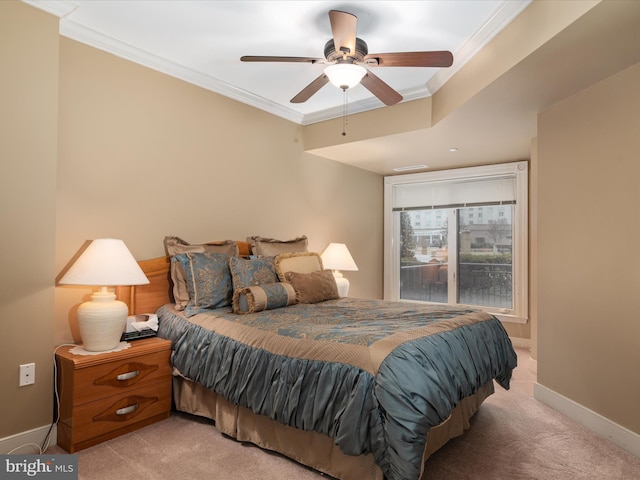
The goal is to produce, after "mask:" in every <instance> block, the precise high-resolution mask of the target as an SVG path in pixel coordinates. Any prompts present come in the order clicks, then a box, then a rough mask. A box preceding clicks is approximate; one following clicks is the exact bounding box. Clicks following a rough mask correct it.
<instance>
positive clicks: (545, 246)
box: [538, 64, 640, 433]
mask: <svg viewBox="0 0 640 480" xmlns="http://www.w3.org/2000/svg"><path fill="white" fill-rule="evenodd" d="M638 85H640V64H637V65H635V66H633V67H631V68H629V69H627V70H625V71H623V72H621V73H618V74H616V75H614V76H612V77H610V78H608V79H606V80H605V81H603V82H601V83H599V84H597V85H595V86H593V87H591V88H588V89H586V90H584V91H582V92H581V93H579V94H577V95H575V96H573V97H570V98H568V99H566V100H564V101H562V102H559V103H558V104H556V105H554V106H553V107H551V108H549V109H548V110H546V111H544V112H543V113H542V114H540V116H539V122H538V181H539V185H540V188H539V190H538V208H539V211H538V275H539V277H538V295H539V298H538V382H539V383H540V384H542V385H544V386H546V387H548V388H549V389H551V390H554V391H556V392H557V393H559V394H561V395H564V396H566V397H568V398H570V399H571V400H573V401H575V402H578V403H579V404H582V405H584V406H585V407H587V408H589V409H591V410H593V411H595V412H597V413H599V414H601V415H603V416H604V417H606V418H608V419H611V420H612V421H614V422H616V423H618V424H620V425H622V426H623V427H626V428H627V429H629V430H631V431H633V432H635V433H640V415H638V398H640V374H639V373H638V369H639V367H640V316H639V314H638V308H637V303H638V302H637V298H638V292H640V254H639V253H638V239H639V238H640V216H639V214H638V205H640V189H639V188H638V178H640V161H639V159H640V157H639V155H640V153H639V152H640V135H638V126H639V125H640V89H638Z"/></svg>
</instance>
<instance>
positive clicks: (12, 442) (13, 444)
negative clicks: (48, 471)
mask: <svg viewBox="0 0 640 480" xmlns="http://www.w3.org/2000/svg"><path fill="white" fill-rule="evenodd" d="M50 427H51V425H45V426H43V427H38V428H34V429H33V430H28V431H26V432H20V433H16V434H15V435H11V436H9V437H4V438H0V452H1V453H2V454H3V455H4V454H7V453H9V452H11V451H13V450H15V452H13V453H19V454H22V455H34V454H37V453H39V451H38V448H37V447H36V445H41V444H42V442H43V441H44V439H45V437H46V436H47V432H48V431H49V428H50ZM56 427H57V425H54V426H53V428H52V429H51V435H50V436H49V445H55V444H56V443H58V431H57V429H56Z"/></svg>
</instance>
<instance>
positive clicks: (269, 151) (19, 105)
mask: <svg viewBox="0 0 640 480" xmlns="http://www.w3.org/2000/svg"><path fill="white" fill-rule="evenodd" d="M0 45H1V49H0V60H1V61H2V65H3V76H1V77H0V78H1V80H0V81H2V82H3V83H2V88H1V89H0V91H1V92H2V95H3V97H2V105H3V108H2V110H0V119H1V121H2V132H3V141H2V142H0V145H1V146H0V148H1V149H2V150H1V151H2V172H3V180H4V181H3V189H2V190H1V191H2V193H1V195H2V200H3V205H5V207H3V209H2V213H1V217H0V220H1V221H2V223H3V225H10V226H11V228H10V229H9V230H6V231H5V232H6V233H5V242H8V243H7V244H6V245H5V249H4V251H5V252H6V253H7V254H8V255H7V257H6V259H5V258H3V260H4V264H3V269H2V274H1V275H2V279H3V282H2V287H3V288H2V290H1V291H2V292H3V293H2V295H3V302H2V304H1V305H2V306H1V307H0V308H1V309H2V319H3V322H2V332H3V335H2V338H3V340H5V342H6V343H5V346H4V348H3V349H2V358H3V360H4V361H3V364H2V365H3V366H2V367H1V368H0V381H2V382H3V388H2V389H1V390H2V394H1V395H2V397H1V398H2V407H3V414H2V416H0V438H5V437H8V436H10V435H13V434H17V433H23V432H25V431H27V430H30V429H32V428H37V427H43V426H46V425H47V424H48V423H49V422H50V421H51V418H52V399H53V393H52V382H51V379H52V368H51V363H52V362H51V359H52V354H53V347H54V345H58V344H60V343H64V342H69V341H78V340H79V336H78V335H77V329H76V327H75V321H76V320H75V308H76V307H77V305H78V304H79V303H81V302H82V301H83V299H86V298H87V297H88V295H89V294H90V292H91V289H86V288H80V287H55V288H54V280H55V277H56V275H58V274H59V272H60V271H61V270H62V269H63V268H64V266H65V265H66V264H67V262H68V261H69V260H70V259H71V257H72V256H73V255H74V254H75V253H76V252H77V250H78V249H79V248H80V247H81V246H82V244H83V243H84V242H85V240H87V239H93V238H98V237H107V236H109V237H115V238H122V239H123V240H124V241H125V242H126V243H127V245H128V246H129V248H130V250H131V251H132V253H133V254H134V256H135V257H136V258H138V259H145V258H151V257H155V256H159V255H163V254H164V250H163V245H162V239H163V237H164V236H165V235H178V236H181V237H183V238H184V239H186V240H188V241H191V242H200V241H207V240H216V239H226V238H232V239H244V238H245V237H246V236H248V235H262V236H273V237H279V238H291V237H294V236H297V235H300V234H306V235H307V236H308V237H309V241H310V249H312V250H316V251H321V250H322V249H323V248H324V247H325V246H326V244H327V243H329V242H331V241H339V242H345V243H347V245H348V246H349V247H350V249H351V253H352V254H353V256H354V259H355V260H356V262H357V264H358V267H359V271H358V272H346V273H345V276H347V277H348V278H349V279H350V281H351V294H352V295H353V296H357V297H369V298H372V297H373V298H375V297H378V298H379V297H381V295H382V178H381V177H380V176H378V175H375V174H372V173H370V172H365V171H364V170H360V169H357V168H353V167H349V166H346V165H344V164H340V163H337V162H333V161H329V160H325V159H321V158H319V157H316V156H313V155H309V154H305V153H304V152H303V149H302V141H301V138H300V135H301V132H300V127H299V126H297V125H295V124H293V123H290V122H288V121H285V120H282V119H279V118H277V117H274V116H272V115H269V114H267V113H264V112H261V111H259V110H256V109H254V108H251V107H248V106H245V105H243V104H240V103H238V102H234V101H232V100H229V99H227V98H224V97H222V96H219V95H216V94H214V93H211V92H208V91H206V90H203V89H201V88H198V87H195V86H193V85H189V84H186V83H184V82H182V81H179V80H176V79H174V78H171V77H169V76H166V75H163V74H160V73H158V72H155V71H152V70H150V69H146V68H144V67H141V66H138V65H135V64H133V63H130V62H127V61H125V60H122V59H120V58H117V57H115V56H112V55H109V54H106V53H104V52H101V51H98V50H96V49H93V48H90V47H87V46H84V45H81V44H79V43H76V42H74V41H72V40H69V39H66V38H63V37H59V36H58V19H57V18H55V17H53V16H50V15H47V14H45V13H42V12H40V11H39V10H37V9H34V8H32V7H30V6H27V5H24V4H21V3H18V2H0ZM58 86H59V92H58ZM58 103H59V109H58ZM5 137H6V140H5ZM56 142H57V143H58V145H56ZM7 179H9V181H7ZM7 207H11V208H7ZM27 362H36V384H35V385H34V386H32V387H23V388H20V389H19V388H18V387H17V384H18V364H19V363H27ZM7 386H8V387H7ZM3 453H4V452H3Z"/></svg>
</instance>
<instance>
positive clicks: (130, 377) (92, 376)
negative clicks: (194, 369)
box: [63, 351, 171, 405]
mask: <svg viewBox="0 0 640 480" xmlns="http://www.w3.org/2000/svg"><path fill="white" fill-rule="evenodd" d="M169 355H170V352H169V351H164V352H156V353H150V354H147V355H141V356H137V357H134V358H129V359H123V360H120V361H116V362H110V363H105V364H102V365H95V366H92V367H88V368H81V369H78V370H77V371H76V374H75V378H74V380H73V387H72V390H71V395H72V398H73V404H74V405H82V404H83V403H87V402H92V401H93V400H97V399H101V398H105V397H107V396H110V395H118V394H120V393H122V391H123V390H125V389H131V388H138V387H142V386H145V385H149V384H151V383H154V382H157V381H158V379H161V378H168V377H169V378H170V376H171V365H170V364H169ZM64 388H65V387H64V385H63V389H64Z"/></svg>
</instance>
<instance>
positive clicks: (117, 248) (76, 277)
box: [58, 238, 149, 352]
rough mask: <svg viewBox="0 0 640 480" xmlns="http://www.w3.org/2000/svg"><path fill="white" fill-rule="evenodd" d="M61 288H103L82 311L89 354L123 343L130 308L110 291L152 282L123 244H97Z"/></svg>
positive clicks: (108, 240)
mask: <svg viewBox="0 0 640 480" xmlns="http://www.w3.org/2000/svg"><path fill="white" fill-rule="evenodd" d="M58 283H59V284H61V285H91V286H99V287H101V288H100V290H99V291H97V292H94V293H93V294H92V295H91V300H90V301H88V302H84V303H83V304H81V305H80V306H79V307H78V327H79V328H80V336H81V337H82V346H83V348H84V349H85V350H89V351H92V352H102V351H105V350H112V349H114V348H115V347H116V346H118V343H119V342H120V337H121V336H122V332H123V331H124V327H125V324H126V322H127V314H128V311H129V310H128V308H127V305H126V304H125V303H123V302H121V301H119V300H116V295H115V294H114V293H113V292H111V291H109V290H108V289H107V287H110V286H116V285H144V284H146V283H149V280H148V279H147V277H146V276H145V274H144V273H143V272H142V269H141V268H140V266H139V265H138V262H136V259H135V258H133V255H131V252H129V249H128V248H127V247H126V245H125V244H124V242H123V241H122V240H116V239H112V238H99V239H96V240H93V241H92V242H91V244H89V246H88V247H87V249H86V250H85V251H84V252H82V255H80V256H79V257H78V259H77V260H76V261H75V262H74V264H73V265H72V266H71V268H69V270H68V271H67V272H66V273H65V274H64V275H63V277H62V278H61V279H60V281H59V282H58Z"/></svg>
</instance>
